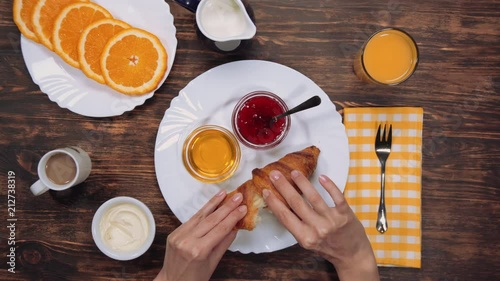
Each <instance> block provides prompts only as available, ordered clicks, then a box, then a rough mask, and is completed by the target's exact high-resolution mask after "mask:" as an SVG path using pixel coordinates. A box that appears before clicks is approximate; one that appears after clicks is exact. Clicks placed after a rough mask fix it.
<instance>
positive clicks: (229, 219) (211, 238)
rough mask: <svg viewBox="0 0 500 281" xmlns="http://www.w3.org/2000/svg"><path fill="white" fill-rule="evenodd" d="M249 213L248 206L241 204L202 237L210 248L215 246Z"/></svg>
mask: <svg viewBox="0 0 500 281" xmlns="http://www.w3.org/2000/svg"><path fill="white" fill-rule="evenodd" d="M246 213H247V206H245V205H241V206H239V207H238V208H236V209H234V210H232V211H231V212H230V213H229V215H227V216H226V217H225V218H224V219H223V220H222V221H221V222H219V223H218V224H217V225H216V226H215V227H214V228H212V230H210V232H208V233H207V234H206V235H205V236H203V237H202V239H203V240H204V243H206V245H207V246H208V247H209V248H214V247H215V246H216V245H218V244H219V243H220V242H221V241H222V240H223V239H224V237H226V236H227V235H228V234H229V233H230V232H231V231H232V230H233V228H234V227H235V226H236V223H238V221H240V220H241V219H242V218H243V217H244V216H245V214H246Z"/></svg>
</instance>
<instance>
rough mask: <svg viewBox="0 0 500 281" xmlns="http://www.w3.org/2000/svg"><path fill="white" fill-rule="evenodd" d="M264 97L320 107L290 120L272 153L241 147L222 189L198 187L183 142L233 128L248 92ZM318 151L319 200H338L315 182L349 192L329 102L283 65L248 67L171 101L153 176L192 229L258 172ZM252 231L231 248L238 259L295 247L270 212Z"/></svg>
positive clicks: (215, 73)
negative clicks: (218, 200) (324, 179)
mask: <svg viewBox="0 0 500 281" xmlns="http://www.w3.org/2000/svg"><path fill="white" fill-rule="evenodd" d="M256 90H266V91H270V92H273V93H275V94H277V95H279V96H280V97H281V98H283V100H284V101H285V102H286V103H287V105H288V107H289V108H292V107H294V106H296V105H298V104H299V103H301V102H303V101H305V100H306V99H308V98H309V97H311V96H314V95H318V96H320V97H321V99H322V103H321V105H320V106H318V107H316V108H314V109H310V110H307V111H304V112H300V113H297V114H295V115H292V121H291V129H290V131H289V133H288V136H287V137H286V139H285V140H284V141H283V142H282V143H281V144H280V145H278V146H277V147H275V148H273V149H271V150H264V151H256V150H253V149H250V148H247V147H245V146H243V145H241V149H242V155H241V163H240V166H239V167H238V170H237V171H236V173H235V174H234V175H233V177H231V178H230V179H228V180H226V181H224V182H222V183H218V184H206V183H201V182H199V181H197V180H196V179H194V178H193V177H191V176H190V175H189V173H188V172H187V171H186V169H185V168H184V166H183V164H182V157H181V151H182V145H183V142H184V139H185V137H186V136H187V135H188V134H189V133H190V132H191V131H192V130H193V129H195V128H196V127H198V126H200V125H203V124H215V125H220V126H223V127H226V128H228V129H229V130H231V131H232V128H231V114H232V110H233V108H234V106H235V105H236V103H237V102H238V100H239V99H240V98H241V97H243V96H244V95H245V94H247V93H249V92H253V91H256ZM311 145H315V146H317V147H318V148H319V149H320V150H321V153H320V155H319V159H318V165H317V168H316V171H315V173H314V174H313V175H312V177H311V180H312V182H313V184H314V185H315V186H316V188H317V189H318V191H320V194H321V196H323V198H325V200H326V201H327V202H328V204H330V206H333V200H332V199H331V197H330V196H329V195H328V193H327V192H326V191H325V190H324V189H323V188H322V187H321V185H320V184H319V181H318V177H319V175H321V174H325V175H328V176H330V177H331V178H332V179H333V180H334V181H335V183H336V184H337V185H338V186H339V188H340V189H341V190H344V187H345V183H346V181H347V173H348V167H349V148H348V143H347V135H346V132H345V128H344V125H343V124H342V120H341V116H340V114H339V113H338V112H337V111H336V109H335V105H334V104H333V103H332V102H331V101H330V99H329V97H328V96H327V95H326V94H325V92H324V91H323V90H321V88H320V87H318V85H316V84H315V83H314V82H313V81H311V80H310V79H309V78H307V77H306V76H304V75H303V74H301V73H299V72H297V71H295V70H293V69H291V68H289V67H286V66H283V65H280V64H277V63H272V62H267V61H258V60H247V61H237V62H232V63H227V64H224V65H221V66H218V67H215V68H213V69H211V70H208V71H207V72H205V73H203V74H201V75H200V76H198V77H196V78H195V79H194V80H192V81H191V82H190V83H189V84H188V85H187V86H186V87H185V88H184V89H182V90H181V91H180V93H179V96H178V97H176V98H175V99H173V100H172V103H171V104H170V108H168V109H167V110H166V112H165V116H164V117H163V120H162V122H161V124H160V127H159V130H158V135H157V138H156V146H155V170H156V176H157V179H158V184H159V186H160V189H161V192H162V194H163V197H164V198H165V201H166V202H167V204H168V206H169V207H170V209H171V210H172V212H173V213H174V214H175V215H176V216H177V218H178V219H179V220H180V221H181V222H185V221H187V220H188V219H189V218H191V216H192V215H194V214H195V213H196V212H197V211H198V210H199V209H200V208H201V207H202V206H203V205H204V204H205V203H206V202H207V201H208V200H209V199H210V198H211V197H212V196H213V195H215V194H216V193H217V192H218V191H219V190H221V189H225V190H227V191H228V192H230V191H232V190H234V189H236V188H237V187H238V186H239V185H241V184H242V183H244V182H245V181H247V180H248V179H250V178H251V171H252V169H254V168H260V167H264V166H265V165H267V164H269V163H271V162H274V161H276V160H278V159H279V158H281V157H282V156H284V155H285V154H287V153H290V152H294V151H298V150H301V149H303V148H306V147H308V146H311ZM260 215H261V217H262V220H261V222H260V223H259V224H258V225H257V227H256V228H255V229H254V230H253V231H246V230H241V231H239V232H238V236H237V237H236V240H235V241H234V242H233V244H232V245H231V247H230V248H229V249H230V250H232V251H239V252H241V253H250V252H253V253H262V252H273V251H277V250H280V249H284V248H286V247H289V246H292V245H294V244H295V243H297V241H296V240H295V238H294V237H293V236H292V235H291V234H290V233H289V232H288V230H286V229H285V228H284V227H283V226H282V225H281V224H280V223H279V221H278V220H277V219H276V218H275V217H274V216H273V215H272V214H271V213H269V212H268V211H267V210H262V211H261V212H260Z"/></svg>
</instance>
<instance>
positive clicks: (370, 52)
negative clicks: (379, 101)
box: [355, 29, 418, 85]
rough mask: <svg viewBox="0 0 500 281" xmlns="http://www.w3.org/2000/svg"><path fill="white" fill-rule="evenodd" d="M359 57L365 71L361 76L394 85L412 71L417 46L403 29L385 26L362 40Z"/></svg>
mask: <svg viewBox="0 0 500 281" xmlns="http://www.w3.org/2000/svg"><path fill="white" fill-rule="evenodd" d="M359 59H360V60H361V61H360V64H361V66H362V72H364V73H362V75H366V76H368V77H367V78H369V79H368V80H374V81H375V82H378V83H381V84H386V85H394V84H398V83H401V82H403V81H405V80H406V79H408V77H410V76H411V75H412V73H413V72H414V71H415V68H416V66H417V62H418V49H417V45H416V44H415V41H413V39H412V38H411V37H410V36H409V35H408V34H406V33H405V32H403V31H401V30H397V29H384V30H381V31H379V32H377V33H375V34H374V35H373V36H372V37H371V38H370V39H369V40H368V41H367V43H365V46H364V48H363V50H362V53H361V56H360V58H359ZM355 68H356V67H355ZM357 72H359V69H358V71H357ZM365 78H366V77H365Z"/></svg>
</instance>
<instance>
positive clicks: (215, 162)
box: [182, 125, 241, 183]
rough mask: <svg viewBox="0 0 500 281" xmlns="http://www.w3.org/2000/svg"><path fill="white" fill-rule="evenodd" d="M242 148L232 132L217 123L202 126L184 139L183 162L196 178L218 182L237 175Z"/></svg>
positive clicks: (202, 180)
mask: <svg viewBox="0 0 500 281" xmlns="http://www.w3.org/2000/svg"><path fill="white" fill-rule="evenodd" d="M240 158H241V150H240V146H239V144H238V140H237V139H236V138H235V136H234V135H233V133H231V132H230V131H229V130H227V129H226V128H224V127H221V126H217V125H203V126H200V127H198V128H196V129H195V130H193V131H192V132H191V133H190V134H189V135H188V136H187V138H186V140H185V141H184V145H183V148H182V162H183V164H184V167H185V168H186V170H187V171H188V172H189V174H191V176H193V177H194V178H195V179H197V180H199V181H201V182H206V183H217V182H221V181H224V180H226V179H228V178H229V177H230V176H232V175H233V174H234V172H235V171H236V169H237V168H238V165H239V163H240Z"/></svg>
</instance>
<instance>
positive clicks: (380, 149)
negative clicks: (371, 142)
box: [375, 125, 392, 233]
mask: <svg viewBox="0 0 500 281" xmlns="http://www.w3.org/2000/svg"><path fill="white" fill-rule="evenodd" d="M381 129H382V125H378V130H377V136H376V139H375V153H377V157H378V160H379V161H380V165H381V168H380V170H381V173H380V203H379V206H378V217H377V226H376V227H377V231H378V232H380V233H385V232H386V231H387V229H388V226H387V215H386V211H385V162H386V161H387V158H389V154H390V153H391V143H392V125H390V126H389V133H387V125H384V132H383V133H382V132H381Z"/></svg>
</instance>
